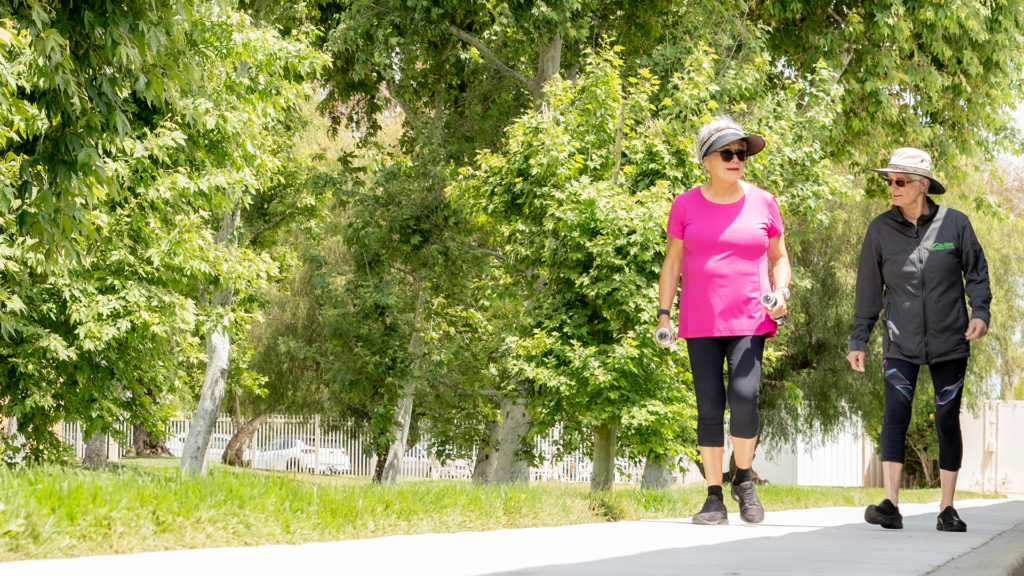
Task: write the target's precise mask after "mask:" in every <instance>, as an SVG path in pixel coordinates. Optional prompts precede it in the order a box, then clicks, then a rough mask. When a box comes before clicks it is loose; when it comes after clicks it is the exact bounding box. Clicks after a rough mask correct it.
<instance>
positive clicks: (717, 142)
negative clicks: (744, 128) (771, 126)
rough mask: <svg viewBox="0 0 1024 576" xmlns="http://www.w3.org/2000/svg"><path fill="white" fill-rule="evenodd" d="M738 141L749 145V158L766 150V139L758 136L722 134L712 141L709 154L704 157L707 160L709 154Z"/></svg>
mask: <svg viewBox="0 0 1024 576" xmlns="http://www.w3.org/2000/svg"><path fill="white" fill-rule="evenodd" d="M737 140H743V141H744V142H746V143H747V156H748V157H750V156H753V155H754V154H757V153H758V152H760V151H761V150H764V138H761V137H760V136H757V135H756V134H748V135H746V136H737V135H736V134H735V133H732V134H722V135H721V136H719V137H718V138H715V139H714V140H712V141H711V144H710V145H709V146H708V152H707V154H705V155H704V157H705V158H707V156H708V154H711V153H712V152H714V151H715V150H718V149H719V148H721V147H722V146H725V145H727V144H731V143H733V142H735V141H737Z"/></svg>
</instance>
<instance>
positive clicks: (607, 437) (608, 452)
mask: <svg viewBox="0 0 1024 576" xmlns="http://www.w3.org/2000/svg"><path fill="white" fill-rule="evenodd" d="M618 435H619V424H618V423H617V422H606V423H604V424H602V425H600V426H598V427H597V429H596V430H595V431H594V472H593V475H592V476H591V477H590V490H591V491H592V492H598V491H601V490H610V489H611V487H612V485H613V484H614V483H615V447H616V443H617V441H618Z"/></svg>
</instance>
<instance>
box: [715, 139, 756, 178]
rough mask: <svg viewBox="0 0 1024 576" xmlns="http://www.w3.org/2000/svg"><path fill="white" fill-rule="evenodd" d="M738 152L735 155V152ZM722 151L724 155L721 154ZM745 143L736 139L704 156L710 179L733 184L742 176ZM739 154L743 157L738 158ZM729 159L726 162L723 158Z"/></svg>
mask: <svg viewBox="0 0 1024 576" xmlns="http://www.w3.org/2000/svg"><path fill="white" fill-rule="evenodd" d="M737 152H739V153H740V154H739V155H737V154H736V153H737ZM723 153H724V155H723ZM746 153H747V143H746V142H744V141H743V140H736V141H735V142H730V143H728V144H726V145H725V146H722V147H721V148H719V149H718V150H715V151H714V152H712V153H711V154H708V155H707V156H705V157H704V167H705V168H707V170H708V177H709V179H710V180H711V181H713V182H715V183H720V184H726V185H727V184H734V183H736V182H738V181H739V179H740V178H742V177H743V166H744V165H745V164H746ZM740 156H743V157H744V159H743V160H740ZM726 157H728V158H729V161H728V162H726V161H725V158H726Z"/></svg>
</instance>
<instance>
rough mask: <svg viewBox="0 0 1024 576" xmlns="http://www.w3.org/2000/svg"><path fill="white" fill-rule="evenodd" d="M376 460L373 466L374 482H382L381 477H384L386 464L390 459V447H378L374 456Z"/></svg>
mask: <svg viewBox="0 0 1024 576" xmlns="http://www.w3.org/2000/svg"><path fill="white" fill-rule="evenodd" d="M374 459H375V460H376V462H375V466H374V467H373V483H374V484H381V478H383V477H384V465H385V464H386V463H387V461H388V448H385V447H381V448H378V449H377V455H376V456H374Z"/></svg>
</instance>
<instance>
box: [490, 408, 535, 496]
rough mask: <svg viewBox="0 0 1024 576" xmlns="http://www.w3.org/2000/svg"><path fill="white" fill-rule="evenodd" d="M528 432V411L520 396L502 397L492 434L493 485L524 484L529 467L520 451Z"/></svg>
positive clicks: (528, 475) (528, 479) (526, 480)
mask: <svg viewBox="0 0 1024 576" xmlns="http://www.w3.org/2000/svg"><path fill="white" fill-rule="evenodd" d="M529 432H530V413H529V412H528V411H527V409H526V400H524V399H523V398H508V397H506V396H502V397H501V423H500V424H499V425H498V426H497V427H496V429H495V435H492V438H493V440H492V444H493V446H492V448H493V457H492V459H493V460H494V464H493V466H494V470H493V472H492V475H491V482H493V483H495V484H527V483H529V481H530V467H529V465H528V464H527V463H526V461H525V460H523V458H522V456H521V455H520V453H519V450H520V448H522V445H523V438H525V437H526V435H527V434H528V433H529Z"/></svg>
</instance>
